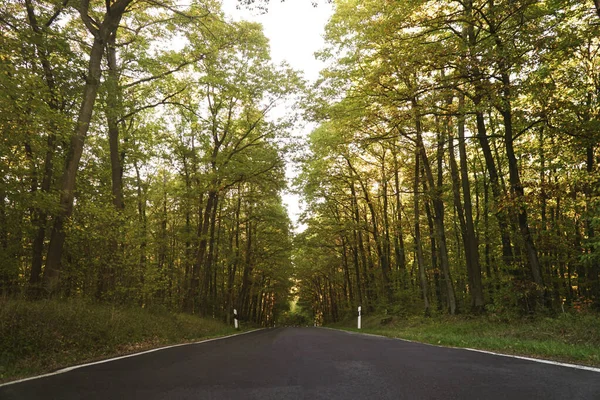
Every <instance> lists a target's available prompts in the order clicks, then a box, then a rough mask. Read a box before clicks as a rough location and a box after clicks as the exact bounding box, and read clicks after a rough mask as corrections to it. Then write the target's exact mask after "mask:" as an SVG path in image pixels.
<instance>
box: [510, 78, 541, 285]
mask: <svg viewBox="0 0 600 400" xmlns="http://www.w3.org/2000/svg"><path fill="white" fill-rule="evenodd" d="M502 69H503V70H505V68H502ZM502 85H503V90H502V93H503V99H502V100H503V101H502V107H501V109H500V113H501V114H502V118H503V120H504V145H505V148H506V156H507V158H508V171H509V174H508V176H509V180H510V189H511V194H512V196H514V201H515V202H516V204H517V206H518V222H519V231H520V233H521V237H522V238H523V242H524V244H525V250H526V254H527V260H528V263H529V268H530V270H531V276H532V277H533V281H534V282H535V284H536V285H537V286H538V288H539V289H541V290H544V281H543V279H542V269H541V266H540V261H539V259H538V253H537V249H536V247H535V244H534V242H533V235H532V234H531V231H530V229H529V222H528V217H527V205H526V200H525V191H524V189H523V184H522V183H521V177H520V173H519V165H518V163H517V157H516V155H515V151H514V147H513V138H514V134H513V123H512V108H511V83H510V77H509V75H508V72H503V73H502Z"/></svg>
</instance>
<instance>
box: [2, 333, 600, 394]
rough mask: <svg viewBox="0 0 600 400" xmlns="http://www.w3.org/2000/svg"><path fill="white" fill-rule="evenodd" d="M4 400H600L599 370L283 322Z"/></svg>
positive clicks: (38, 383) (46, 381)
mask: <svg viewBox="0 0 600 400" xmlns="http://www.w3.org/2000/svg"><path fill="white" fill-rule="evenodd" d="M0 399H2V400H8V399H61V400H63V399H86V400H87V399H103V400H105V399H148V400H150V399H218V400H221V399H261V400H266V399H277V400H283V399H327V400H334V399H344V400H346V399H394V400H398V399H444V400H450V399H461V400H468V399H485V400H489V399H509V400H517V399H527V400H531V399H544V400H550V399H600V373H598V372H593V371H586V370H578V369H573V368H567V367H562V366H556V365H548V364H541V363H537V362H533V361H527V360H520V359H514V358H508V357H501V356H494V355H490V354H483V353H477V352H470V351H465V350H458V349H448V348H441V347H435V346H427V345H422V344H417V343H410V342H404V341H400V340H394V339H386V338H379V337H374V336H364V335H358V334H351V333H346V332H339V331H333V330H328V329H321V328H280V329H269V330H262V331H257V332H252V333H249V334H245V335H240V336H236V337H231V338H227V339H223V340H217V341H212V342H206V343H200V344H194V345H189V346H181V347H175V348H171V349H166V350H161V351H157V352H153V353H148V354H143V355H140V356H136V357H131V358H125V359H121V360H116V361H111V362H107V363H103V364H97V365H92V366H88V367H84V368H79V369H75V370H72V371H70V372H66V373H63V374H58V375H53V376H49V377H45V378H40V379H35V380H30V381H26V382H22V383H17V384H13V385H8V386H3V387H0Z"/></svg>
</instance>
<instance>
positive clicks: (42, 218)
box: [25, 0, 60, 297]
mask: <svg viewBox="0 0 600 400" xmlns="http://www.w3.org/2000/svg"><path fill="white" fill-rule="evenodd" d="M25 7H26V9H27V19H28V20H29V24H30V26H31V29H32V30H33V32H34V36H35V37H36V40H35V41H34V44H35V46H36V50H37V54H38V57H39V59H40V63H41V64H42V70H43V72H44V80H45V82H46V86H48V90H49V91H50V99H49V101H48V106H49V107H50V109H51V110H54V111H58V110H59V109H60V105H59V102H58V98H57V93H56V80H55V78H54V71H53V70H52V65H51V64H50V60H49V54H48V52H47V50H46V49H45V48H44V46H43V45H42V43H43V42H44V40H45V38H44V32H43V30H42V28H41V27H40V25H39V23H38V20H37V16H36V15H35V10H34V7H33V4H32V3H31V0H26V1H25ZM50 126H51V129H50V131H49V132H48V137H47V139H46V146H47V148H46V156H45V158H44V172H43V173H44V175H43V177H42V185H41V187H40V189H41V191H42V192H43V193H48V192H49V191H50V186H51V184H52V175H53V169H54V165H53V159H54V152H55V150H56V134H55V133H54V130H55V129H56V126H55V124H54V123H51V124H50ZM36 186H37V185H36ZM36 189H37V188H36ZM47 218H48V213H47V212H46V211H44V210H41V209H39V208H36V209H35V210H34V213H33V223H34V226H36V227H37V231H36V233H35V236H34V239H33V243H32V257H31V272H30V276H29V285H30V292H31V295H33V296H34V297H38V295H39V294H40V293H39V284H40V282H41V278H42V264H43V257H44V255H43V254H44V241H45V240H46V228H47V221H46V220H47Z"/></svg>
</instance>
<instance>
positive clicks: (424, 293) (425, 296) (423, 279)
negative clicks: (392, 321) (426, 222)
mask: <svg viewBox="0 0 600 400" xmlns="http://www.w3.org/2000/svg"><path fill="white" fill-rule="evenodd" d="M419 154H420V151H419V147H418V146H417V148H416V149H415V175H414V178H415V182H414V185H413V189H414V191H413V195H414V196H413V206H414V216H415V253H416V255H417V257H416V261H417V265H418V267H419V281H420V283H421V294H422V296H423V305H424V308H425V315H427V316H428V315H429V314H430V310H429V296H428V294H427V275H426V274H425V259H424V257H423V245H422V244H421V224H420V223H419V219H420V217H421V212H420V209H419V196H420V193H419V176H420V175H421V174H420V172H421V171H420V170H421V166H420V162H419V158H420V156H419Z"/></svg>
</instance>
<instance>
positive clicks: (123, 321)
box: [0, 300, 235, 382]
mask: <svg viewBox="0 0 600 400" xmlns="http://www.w3.org/2000/svg"><path fill="white" fill-rule="evenodd" d="M234 332H235V331H234V329H233V328H232V327H229V326H227V325H225V324H223V323H221V322H220V321H216V320H212V319H201V318H198V317H194V316H191V315H187V314H172V313H167V312H164V311H163V312H150V311H147V310H144V309H140V308H123V307H116V306H110V305H98V304H89V303H84V302H73V301H69V302H58V301H40V302H29V301H14V300H11V301H0V382H6V381H10V380H15V379H19V378H22V377H26V376H32V375H37V374H41V373H45V372H50V371H53V370H56V369H59V368H63V367H66V366H69V365H73V364H80V363H84V362H90V361H95V360H100V359H104V358H109V357H113V356H117V355H123V354H129V353H135V352H139V351H143V350H148V349H151V348H156V347H160V346H164V345H169V344H175V343H184V342H192V341H196V340H200V339H205V338H209V337H215V336H223V335H227V334H231V333H234Z"/></svg>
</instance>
